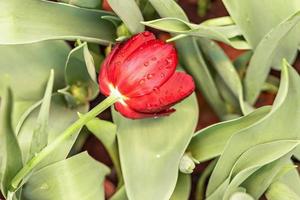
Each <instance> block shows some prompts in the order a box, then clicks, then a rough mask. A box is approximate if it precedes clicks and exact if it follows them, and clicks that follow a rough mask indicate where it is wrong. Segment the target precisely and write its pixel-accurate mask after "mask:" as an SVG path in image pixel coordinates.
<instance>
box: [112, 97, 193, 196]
mask: <svg viewBox="0 0 300 200" xmlns="http://www.w3.org/2000/svg"><path fill="white" fill-rule="evenodd" d="M175 108H176V112H175V113H173V114H172V115H170V116H168V117H161V118H157V119H143V120H130V119H126V118H124V117H122V116H121V115H120V114H119V113H117V112H116V111H113V119H114V122H115V123H116V125H117V127H118V130H117V138H118V144H119V154H120V161H121V167H122V172H123V177H124V181H125V187H126V192H127V195H128V197H129V199H132V200H135V199H137V200H139V199H143V200H148V199H149V200H150V199H151V200H152V199H153V197H155V198H156V199H160V200H167V199H169V198H170V196H171V195H172V192H173V190H174V188H175V185H176V181H177V176H178V166H179V162H180V160H181V157H182V156H183V154H184V151H185V149H186V147H187V145H188V143H189V141H190V139H191V137H192V135H193V133H194V130H195V127H196V125H197V121H198V106H197V100H196V96H195V95H194V94H193V95H191V96H190V97H188V98H187V99H185V100H184V101H182V102H181V103H179V104H177V105H176V106H175ZM187 116H188V118H187ZM149 174H152V175H153V176H149ZM141 183H142V184H141ZM157 183H159V184H157Z"/></svg>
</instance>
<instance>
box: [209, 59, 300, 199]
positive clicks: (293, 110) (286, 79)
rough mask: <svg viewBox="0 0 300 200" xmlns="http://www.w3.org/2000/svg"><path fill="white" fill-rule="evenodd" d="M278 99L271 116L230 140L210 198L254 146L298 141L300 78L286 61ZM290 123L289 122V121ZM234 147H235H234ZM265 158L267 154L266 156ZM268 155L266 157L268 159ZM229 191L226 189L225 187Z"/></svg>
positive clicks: (217, 166) (213, 177)
mask: <svg viewBox="0 0 300 200" xmlns="http://www.w3.org/2000/svg"><path fill="white" fill-rule="evenodd" d="M281 77H282V80H281V85H280V89H279V93H278V96H277V97H276V100H275V103H274V105H273V108H272V110H271V112H270V113H268V114H267V115H266V116H265V117H263V118H262V119H260V120H259V121H257V122H256V123H254V124H252V125H251V126H249V127H248V128H246V129H243V130H241V131H239V132H237V133H236V134H234V135H233V137H232V138H231V139H230V141H228V143H227V144H226V146H225V149H224V151H223V153H222V155H221V157H220V159H219V161H218V163H217V165H216V167H215V169H214V171H213V173H212V176H211V178H210V181H209V184H208V189H207V195H211V194H212V193H213V192H214V191H217V190H221V188H224V185H226V184H229V183H228V177H229V175H230V171H231V169H232V168H233V166H234V163H235V162H236V161H237V160H238V158H239V157H240V156H241V154H242V153H243V152H245V151H247V150H248V149H250V148H251V147H254V146H255V145H259V144H263V143H267V142H274V141H278V140H298V139H299V138H300V135H299V132H298V130H299V128H300V127H299V123H298V121H299V119H300V112H299V110H298V108H300V107H299V106H300V104H299V105H297V104H298V102H300V101H298V100H299V99H300V90H299V87H298V86H299V84H300V78H299V75H298V74H297V72H296V71H295V70H294V69H293V68H292V67H290V66H289V67H288V63H287V62H286V61H285V62H284V67H283V70H282V76H281ZM286 120H288V121H286ZM232 147H234V148H232ZM264 155H265V154H264ZM266 156H267V155H265V156H264V157H266ZM225 188H226V186H225Z"/></svg>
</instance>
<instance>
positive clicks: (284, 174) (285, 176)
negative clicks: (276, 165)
mask: <svg viewBox="0 0 300 200" xmlns="http://www.w3.org/2000/svg"><path fill="white" fill-rule="evenodd" d="M284 167H285V168H283V169H282V170H281V171H280V172H279V173H278V174H277V176H276V178H277V179H278V180H279V181H280V182H281V183H284V184H286V185H287V186H288V187H289V188H290V189H291V190H293V191H294V192H295V193H296V194H297V195H298V196H300V191H299V187H300V176H299V171H298V168H297V165H295V164H294V163H293V162H292V161H291V160H289V161H288V162H286V163H285V166H284ZM274 182H275V180H274Z"/></svg>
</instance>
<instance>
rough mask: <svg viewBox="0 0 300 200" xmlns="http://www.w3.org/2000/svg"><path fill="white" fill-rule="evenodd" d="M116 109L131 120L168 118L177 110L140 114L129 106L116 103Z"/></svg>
mask: <svg viewBox="0 0 300 200" xmlns="http://www.w3.org/2000/svg"><path fill="white" fill-rule="evenodd" d="M115 109H116V110H117V111H118V112H119V113H121V114H122V115H123V116H124V117H127V118H130V119H144V118H155V117H163V116H168V115H170V114H171V113H173V112H175V109H167V110H164V111H162V112H159V113H140V112H137V111H135V110H133V109H131V108H130V107H129V106H128V105H126V104H125V105H124V104H122V103H119V102H117V103H115Z"/></svg>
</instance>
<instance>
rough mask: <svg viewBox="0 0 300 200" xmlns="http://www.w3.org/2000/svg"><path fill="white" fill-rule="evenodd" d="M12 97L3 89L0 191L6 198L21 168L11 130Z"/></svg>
mask: <svg viewBox="0 0 300 200" xmlns="http://www.w3.org/2000/svg"><path fill="white" fill-rule="evenodd" d="M12 109H13V96H12V91H11V89H10V88H9V87H5V89H4V92H3V94H2V95H1V102H0V138H1V140H0V189H1V192H2V194H3V195H4V196H5V197H6V196H7V193H8V190H9V186H10V182H11V180H12V179H13V177H14V176H15V175H16V174H17V172H18V171H19V170H20V169H21V168H22V166H23V163H22V153H21V150H20V147H19V144H18V141H17V138H16V135H15V133H14V130H13V128H12V116H11V114H12Z"/></svg>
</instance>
